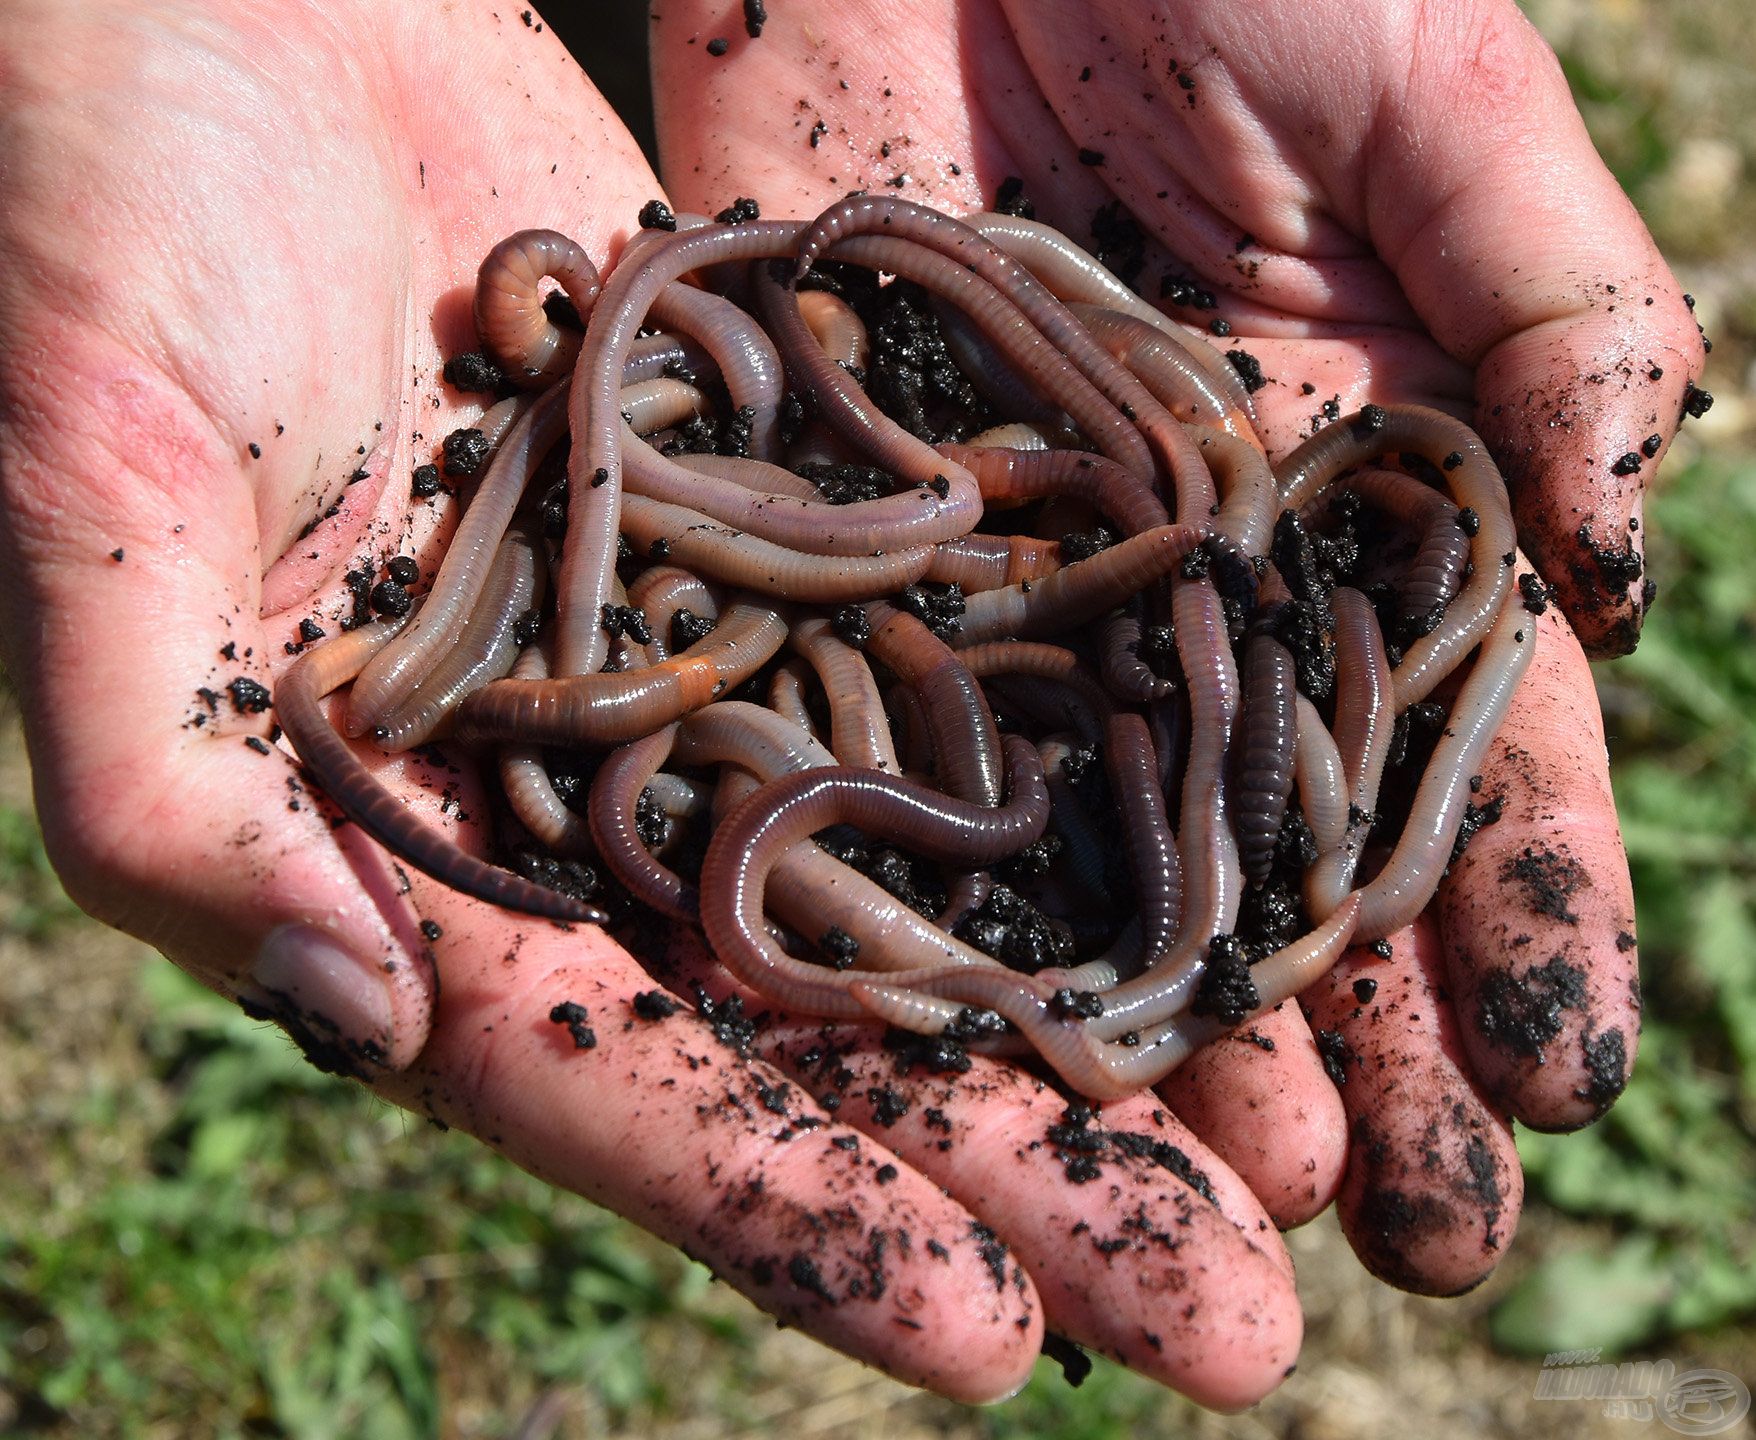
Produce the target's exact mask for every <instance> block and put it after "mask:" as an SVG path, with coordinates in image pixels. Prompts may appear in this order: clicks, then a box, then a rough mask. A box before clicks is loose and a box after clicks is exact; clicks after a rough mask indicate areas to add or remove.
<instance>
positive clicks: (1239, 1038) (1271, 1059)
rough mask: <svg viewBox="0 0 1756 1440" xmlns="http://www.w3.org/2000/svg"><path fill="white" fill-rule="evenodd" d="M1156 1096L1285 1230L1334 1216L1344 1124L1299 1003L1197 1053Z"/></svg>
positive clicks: (1277, 1009) (1342, 1158)
mask: <svg viewBox="0 0 1756 1440" xmlns="http://www.w3.org/2000/svg"><path fill="white" fill-rule="evenodd" d="M1158 1090H1159V1093H1160V1094H1161V1095H1162V1096H1164V1098H1165V1101H1166V1103H1167V1104H1169V1105H1170V1107H1171V1108H1172V1110H1174V1111H1175V1112H1176V1114H1177V1115H1178V1116H1179V1117H1180V1118H1181V1119H1182V1120H1183V1121H1184V1122H1185V1123H1186V1124H1187V1125H1188V1126H1189V1129H1190V1130H1191V1131H1192V1132H1194V1134H1195V1135H1197V1136H1199V1137H1200V1139H1201V1140H1202V1141H1203V1142H1204V1143H1205V1144H1206V1145H1207V1146H1208V1147H1209V1148H1210V1149H1211V1150H1212V1151H1213V1153H1214V1154H1215V1155H1217V1156H1218V1157H1219V1158H1220V1159H1221V1160H1222V1161H1223V1162H1224V1163H1225V1164H1226V1165H1227V1166H1228V1167H1229V1168H1230V1169H1231V1170H1232V1171H1234V1172H1235V1173H1236V1174H1237V1176H1238V1178H1239V1179H1240V1180H1242V1181H1243V1182H1244V1184H1245V1185H1246V1186H1247V1187H1248V1188H1249V1190H1250V1192H1251V1193H1252V1194H1253V1195H1255V1196H1256V1197H1257V1199H1258V1200H1259V1201H1260V1202H1261V1204H1262V1206H1263V1208H1264V1209H1266V1210H1267V1212H1268V1213H1269V1215H1270V1216H1272V1217H1273V1219H1274V1223H1275V1224H1276V1225H1277V1226H1278V1227H1279V1228H1280V1229H1282V1230H1290V1229H1292V1228H1293V1227H1294V1226H1296V1225H1303V1224H1304V1223H1305V1222H1306V1221H1308V1220H1312V1219H1315V1218H1316V1217H1317V1216H1318V1215H1320V1214H1322V1213H1323V1211H1324V1210H1326V1209H1328V1208H1329V1202H1330V1201H1332V1200H1333V1199H1334V1198H1335V1192H1336V1190H1337V1189H1338V1188H1339V1187H1340V1185H1341V1177H1342V1172H1343V1169H1344V1168H1345V1166H1346V1163H1347V1121H1346V1118H1345V1116H1344V1115H1343V1113H1342V1105H1341V1097H1340V1096H1338V1095H1337V1094H1336V1092H1335V1086H1334V1085H1332V1084H1331V1083H1330V1081H1329V1077H1328V1076H1327V1075H1326V1074H1325V1073H1324V1070H1323V1059H1322V1056H1320V1055H1319V1054H1318V1053H1317V1045H1316V1042H1315V1041H1314V1040H1313V1039H1312V1038H1311V1028H1310V1026H1308V1025H1307V1024H1306V1023H1305V1020H1304V1017H1303V1016H1302V1015H1301V1014H1300V1013H1299V1010H1298V1007H1297V1006H1296V1005H1288V1004H1283V1005H1277V1006H1276V1007H1275V1008H1274V1009H1273V1010H1270V1011H1269V1012H1268V1013H1267V1014H1266V1015H1263V1016H1261V1017H1260V1018H1259V1019H1256V1020H1253V1021H1251V1022H1250V1023H1249V1024H1248V1025H1246V1026H1244V1027H1242V1028H1241V1029H1239V1030H1235V1031H1233V1032H1232V1033H1231V1034H1230V1035H1227V1036H1226V1037H1225V1038H1224V1039H1222V1040H1218V1041H1215V1042H1214V1043H1213V1044H1212V1045H1209V1046H1207V1047H1206V1048H1204V1049H1202V1050H1199V1051H1197V1052H1196V1053H1195V1054H1194V1055H1193V1056H1191V1057H1190V1058H1189V1059H1188V1060H1186V1061H1185V1062H1184V1063H1183V1064H1182V1065H1181V1066H1179V1067H1178V1068H1177V1069H1176V1070H1175V1071H1173V1072H1172V1073H1171V1075H1170V1077H1169V1078H1168V1079H1167V1080H1165V1081H1164V1082H1163V1083H1162V1084H1161V1085H1160V1086H1159V1087H1158Z"/></svg>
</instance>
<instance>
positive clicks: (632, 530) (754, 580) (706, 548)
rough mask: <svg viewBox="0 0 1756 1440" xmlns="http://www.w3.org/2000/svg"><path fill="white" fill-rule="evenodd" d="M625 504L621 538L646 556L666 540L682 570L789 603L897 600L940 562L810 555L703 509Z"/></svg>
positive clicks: (922, 557) (925, 555) (906, 553)
mask: <svg viewBox="0 0 1756 1440" xmlns="http://www.w3.org/2000/svg"><path fill="white" fill-rule="evenodd" d="M622 501H623V503H622V533H623V534H624V535H626V536H627V537H628V539H629V540H630V541H632V542H633V543H634V544H635V545H636V546H637V547H639V548H640V549H641V550H644V551H649V552H650V551H651V549H652V547H653V546H654V545H655V544H657V543H658V542H660V541H663V542H664V545H665V547H666V551H667V553H668V555H669V557H670V558H671V559H672V560H674V561H675V562H676V563H677V564H679V565H685V566H687V567H688V568H690V569H691V570H695V571H698V572H700V573H702V574H704V575H707V576H710V577H711V578H713V579H715V580H719V581H723V582H724V583H726V584H728V585H735V586H737V587H739V588H740V589H744V590H754V591H757V592H759V593H761V594H764V595H773V596H777V597H780V598H784V599H790V600H799V601H804V602H806V603H815V604H823V605H837V604H843V603H846V602H847V601H850V600H867V599H870V598H871V597H872V596H874V595H885V594H894V593H895V592H896V591H898V590H901V589H902V588H903V587H904V586H905V585H912V584H913V583H914V582H915V581H917V580H919V579H920V578H921V577H922V576H923V575H925V574H926V573H927V567H928V566H929V565H930V564H932V561H933V552H932V548H931V547H930V546H927V545H914V546H911V547H910V548H908V549H906V550H897V551H893V552H891V553H890V554H887V555H872V556H837V557H829V556H824V555H805V554H801V553H800V552H799V551H797V550H789V549H788V548H787V547H785V546H784V545H776V544H774V543H773V542H772V541H768V540H763V539H761V538H760V537H758V536H755V535H746V534H744V533H743V532H741V531H738V530H735V529H733V528H732V527H730V526H727V525H723V524H721V523H720V522H719V521H717V520H714V519H712V518H711V517H709V516H706V515H703V514H702V513H701V512H700V511H699V510H690V509H687V508H686V507H684V506H682V505H672V504H669V503H667V502H665V501H663V500H650V499H648V498H647V497H646V496H644V495H633V494H630V495H624V496H623V497H622ZM568 533H569V534H571V533H572V530H571V527H570V528H569V531H568ZM605 588H606V590H607V588H608V587H607V585H606V587H605Z"/></svg>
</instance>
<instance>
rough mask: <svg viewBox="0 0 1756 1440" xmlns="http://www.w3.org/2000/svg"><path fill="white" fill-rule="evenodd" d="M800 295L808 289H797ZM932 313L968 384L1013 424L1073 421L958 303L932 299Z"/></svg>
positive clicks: (1055, 424)
mask: <svg viewBox="0 0 1756 1440" xmlns="http://www.w3.org/2000/svg"><path fill="white" fill-rule="evenodd" d="M799 293H800V294H801V296H803V295H808V294H810V293H811V292H810V291H808V290H806V291H800V292H799ZM933 313H934V314H935V315H936V316H938V317H939V331H940V333H941V334H942V335H944V337H945V348H946V350H948V351H949V352H950V353H951V358H952V359H953V360H954V361H956V362H957V368H958V369H959V370H961V371H962V372H963V373H964V374H965V375H967V376H969V383H970V384H971V385H973V386H974V387H975V391H976V393H977V394H978V395H980V396H981V397H982V399H983V400H985V401H987V403H988V405H989V406H990V407H991V408H992V409H994V410H995V411H997V412H999V413H1000V414H1002V415H1011V416H1014V417H1016V421H1015V423H1027V424H1031V423H1034V424H1038V425H1043V426H1048V427H1053V428H1056V429H1059V428H1061V427H1063V426H1069V425H1072V424H1073V419H1072V417H1071V416H1070V415H1068V413H1067V412H1066V411H1065V410H1063V409H1062V408H1061V407H1060V406H1059V405H1057V404H1055V403H1054V402H1053V401H1050V400H1045V399H1044V398H1043V397H1042V396H1041V395H1040V394H1039V393H1038V391H1037V388H1036V387H1035V386H1033V385H1031V383H1030V382H1029V381H1028V380H1026V379H1025V378H1024V376H1023V375H1021V374H1019V373H1018V369H1017V367H1016V366H1014V364H1013V363H1012V361H1010V360H1009V359H1007V357H1006V355H1005V354H1004V352H1003V351H1002V350H1001V348H1000V347H999V346H998V345H996V344H995V343H994V342H993V341H992V340H990V339H989V338H988V337H987V336H986V335H984V334H983V333H982V330H981V327H980V326H978V325H977V324H976V322H975V321H974V320H972V319H970V317H969V316H968V315H966V314H965V313H964V312H963V310H962V309H960V308H959V307H958V306H956V305H953V304H949V303H947V302H946V301H944V300H935V302H934V305H933Z"/></svg>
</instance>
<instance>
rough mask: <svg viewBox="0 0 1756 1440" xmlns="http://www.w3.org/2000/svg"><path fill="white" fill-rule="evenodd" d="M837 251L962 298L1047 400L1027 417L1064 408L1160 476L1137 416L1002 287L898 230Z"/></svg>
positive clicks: (1018, 374) (948, 299) (1100, 442)
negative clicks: (1058, 346) (1046, 333)
mask: <svg viewBox="0 0 1756 1440" xmlns="http://www.w3.org/2000/svg"><path fill="white" fill-rule="evenodd" d="M835 258H836V259H837V260H844V261H851V262H853V263H856V264H863V265H868V266H870V267H871V268H873V269H882V270H889V271H893V272H894V273H896V274H898V275H901V276H902V277H903V278H905V279H908V280H912V281H914V282H915V283H916V284H917V285H919V286H921V287H922V288H923V289H925V290H927V291H928V292H929V293H930V294H932V295H934V296H936V297H937V298H938V299H940V300H941V301H943V302H945V303H947V304H950V305H954V306H955V307H956V308H957V309H958V310H959V311H960V312H961V313H962V314H964V315H965V316H967V317H968V319H969V321H970V324H971V325H972V326H973V327H974V328H975V330H976V332H977V334H978V335H980V336H981V337H982V338H983V339H984V340H985V341H986V342H987V343H988V344H991V345H992V346H993V348H994V349H995V351H996V352H997V353H998V354H999V355H1000V357H1001V358H1002V360H1003V362H1004V363H1005V364H1006V365H1007V367H1008V368H1009V369H1010V370H1011V372H1012V373H1013V375H1014V376H1015V378H1016V379H1017V380H1018V381H1020V382H1021V383H1023V384H1024V385H1025V387H1026V388H1027V389H1029V390H1031V391H1032V392H1033V393H1035V394H1037V395H1040V396H1041V397H1042V400H1043V402H1045V405H1044V406H1032V407H1031V408H1030V409H1029V410H1027V411H1025V412H1024V418H1025V419H1026V420H1038V421H1043V420H1049V421H1051V422H1052V421H1053V417H1054V416H1055V414H1056V412H1057V411H1060V412H1064V413H1065V414H1066V415H1067V417H1068V418H1069V419H1071V420H1072V421H1073V423H1074V424H1076V425H1077V426H1078V427H1079V429H1080V430H1081V431H1083V432H1084V433H1085V435H1086V436H1087V437H1088V438H1089V439H1090V440H1091V442H1092V444H1093V445H1095V446H1096V447H1097V448H1098V450H1099V451H1101V452H1102V453H1103V454H1104V455H1107V456H1109V457H1110V458H1111V459H1112V460H1114V461H1116V462H1117V463H1119V464H1121V465H1123V466H1125V467H1126V468H1127V469H1129V470H1131V471H1132V472H1133V473H1134V474H1136V475H1138V476H1139V477H1140V478H1141V479H1142V480H1149V479H1151V478H1152V473H1153V461H1152V453H1151V450H1150V448H1149V447H1148V446H1147V444H1146V443H1145V441H1144V440H1143V439H1142V437H1141V436H1140V435H1139V434H1138V433H1136V431H1135V428H1134V426H1133V423H1132V417H1130V416H1129V415H1128V414H1127V413H1126V412H1125V411H1123V410H1122V409H1121V408H1120V407H1119V406H1117V405H1116V404H1115V402H1114V401H1113V400H1112V399H1111V398H1110V397H1108V396H1106V395H1105V394H1104V393H1103V392H1102V391H1101V390H1100V389H1099V388H1098V387H1097V386H1096V385H1094V384H1092V382H1091V380H1090V379H1089V377H1087V376H1086V375H1084V374H1082V373H1081V371H1080V369H1079V367H1078V366H1077V365H1075V364H1073V363H1072V362H1071V361H1070V360H1069V359H1068V357H1067V356H1066V355H1064V354H1063V353H1062V352H1061V351H1059V350H1057V349H1056V348H1055V346H1054V345H1052V344H1050V343H1049V341H1048V340H1047V339H1045V338H1044V336H1043V335H1042V334H1041V332H1040V331H1039V330H1038V329H1037V328H1036V327H1035V326H1034V325H1032V324H1031V322H1030V320H1029V319H1028V318H1027V317H1026V316H1025V315H1024V314H1023V312H1022V311H1020V309H1019V308H1018V306H1017V305H1016V304H1014V303H1013V300H1012V298H1011V297H1010V296H1009V295H1008V294H1007V293H1005V292H1004V291H1003V290H1002V289H1001V288H1000V287H998V286H995V285H993V284H990V283H989V282H988V280H986V279H984V278H983V277H982V276H980V275H973V274H971V273H970V272H969V271H968V270H967V269H965V268H964V267H963V266H962V265H960V264H958V263H957V261H956V260H955V258H953V257H950V256H947V255H945V254H943V253H941V252H939V251H937V250H934V249H931V248H929V247H928V246H926V245H921V244H916V243H915V242H914V241H912V240H908V239H899V238H897V237H894V236H890V235H859V236H855V237H853V238H852V239H850V240H847V241H844V242H843V243H842V245H840V246H839V247H838V248H837V253H836V257H835ZM770 284H774V285H776V289H777V292H778V288H779V287H778V283H777V282H776V281H774V280H773V279H772V278H771V280H770ZM801 293H802V292H801ZM1045 406H1046V408H1045Z"/></svg>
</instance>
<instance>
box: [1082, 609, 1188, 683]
mask: <svg viewBox="0 0 1756 1440" xmlns="http://www.w3.org/2000/svg"><path fill="white" fill-rule="evenodd" d="M1145 633H1146V631H1145V627H1144V626H1142V624H1141V622H1140V616H1139V615H1137V614H1135V613H1134V611H1133V610H1132V609H1127V610H1118V611H1116V612H1115V613H1114V614H1113V615H1109V616H1106V617H1105V619H1104V622H1103V627H1102V629H1100V630H1099V632H1098V666H1099V668H1100V669H1101V670H1102V672H1103V677H1104V684H1106V685H1107V686H1109V687H1110V690H1111V692H1112V693H1114V694H1115V695H1118V696H1120V697H1121V698H1122V699H1124V700H1131V701H1133V702H1135V703H1136V704H1140V705H1146V704H1150V703H1152V702H1153V701H1155V700H1165V699H1168V698H1169V697H1170V696H1172V695H1174V694H1176V692H1177V682H1176V681H1175V680H1171V679H1167V678H1166V677H1165V676H1163V675H1160V674H1159V673H1158V672H1157V671H1156V670H1154V669H1153V668H1152V666H1150V665H1149V664H1147V663H1146V661H1145V660H1143V659H1141V656H1140V645H1141V641H1142V639H1143V638H1144V637H1145Z"/></svg>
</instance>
